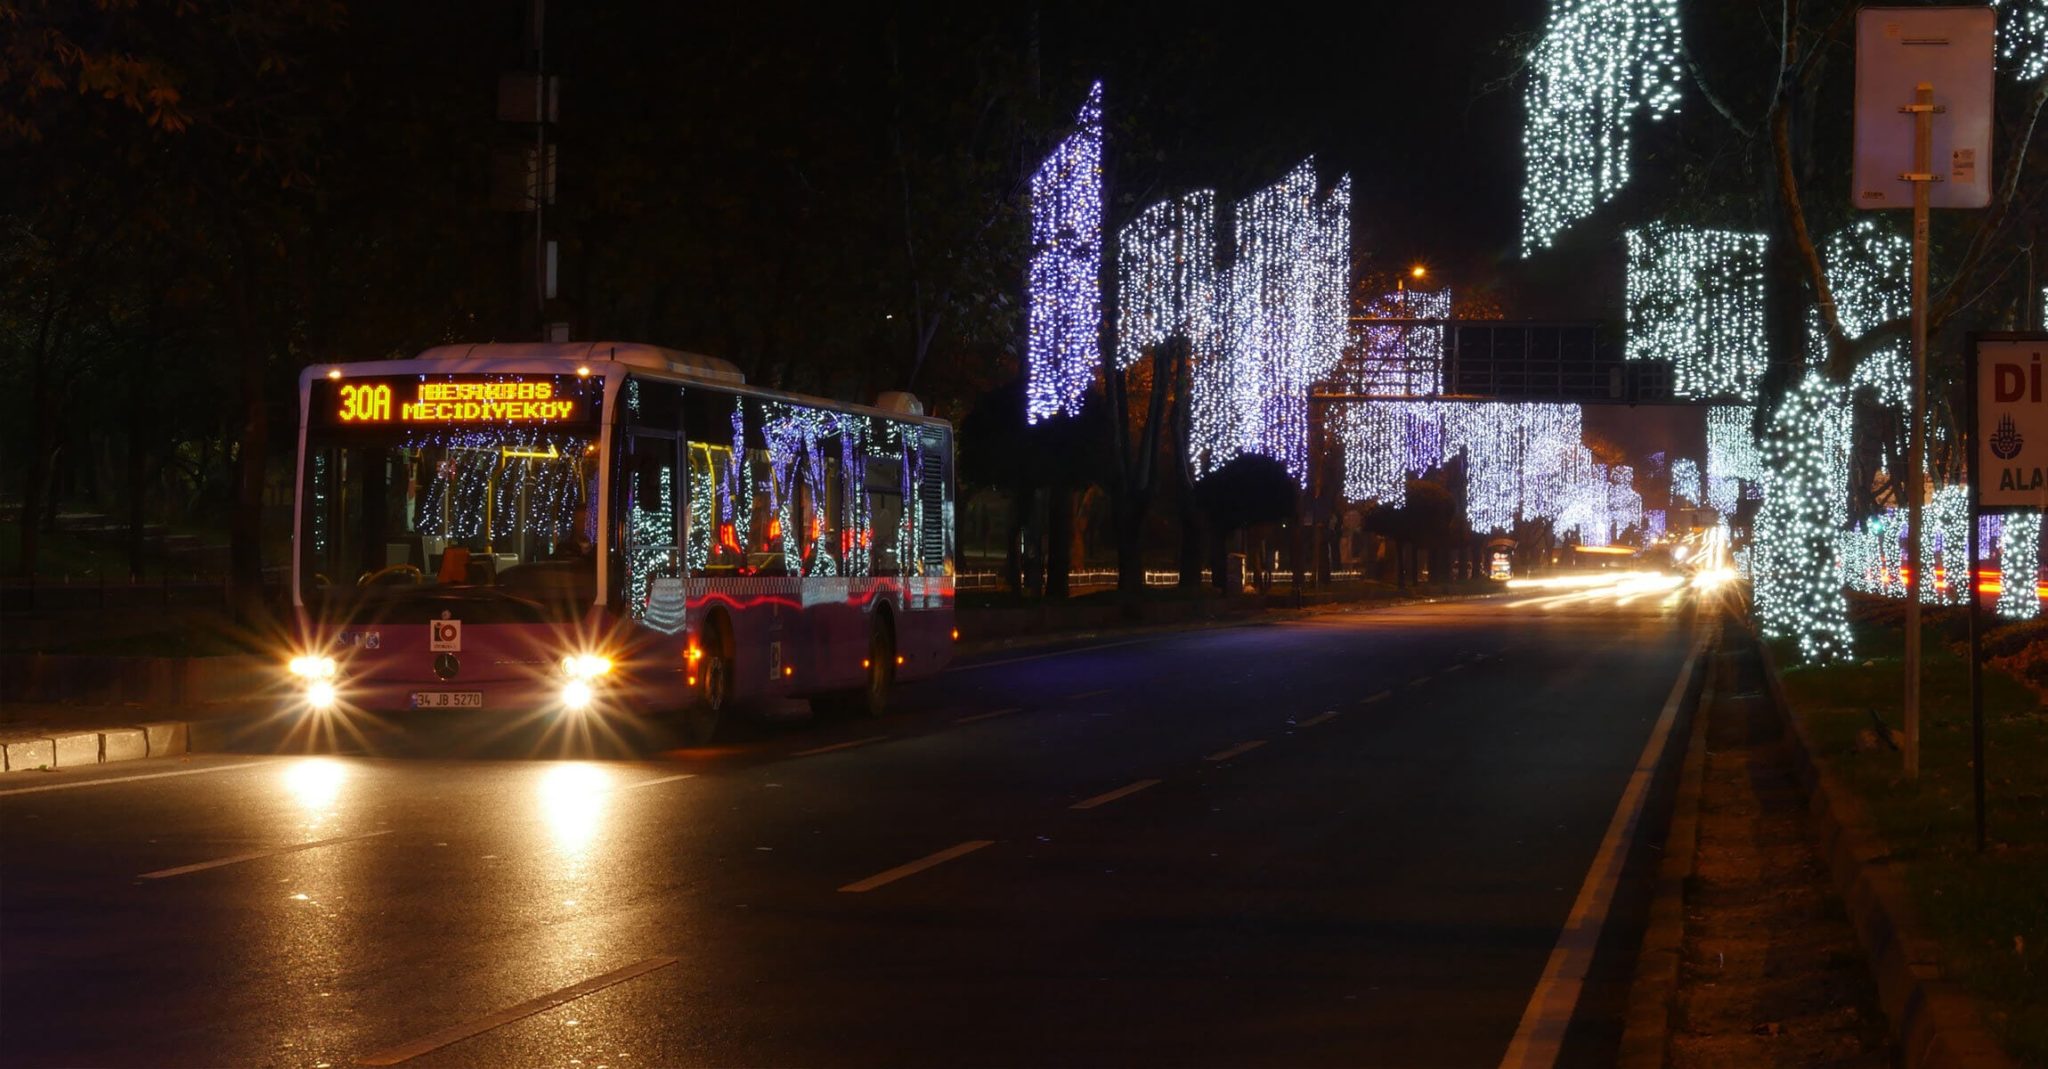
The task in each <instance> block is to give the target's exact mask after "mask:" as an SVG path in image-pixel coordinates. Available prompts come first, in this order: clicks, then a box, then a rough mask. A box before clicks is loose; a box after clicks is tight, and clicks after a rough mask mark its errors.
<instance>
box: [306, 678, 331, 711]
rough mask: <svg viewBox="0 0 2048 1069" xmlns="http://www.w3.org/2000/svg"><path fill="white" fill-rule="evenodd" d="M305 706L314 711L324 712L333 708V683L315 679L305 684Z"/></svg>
mask: <svg viewBox="0 0 2048 1069" xmlns="http://www.w3.org/2000/svg"><path fill="white" fill-rule="evenodd" d="M306 707H307V708H309V709H311V710H313V711H314V712H316V713H324V712H327V711H329V710H331V709H333V708H334V684H332V683H329V682H328V681H326V680H324V679H316V680H314V681H313V682H311V683H309V684H307V685H306Z"/></svg>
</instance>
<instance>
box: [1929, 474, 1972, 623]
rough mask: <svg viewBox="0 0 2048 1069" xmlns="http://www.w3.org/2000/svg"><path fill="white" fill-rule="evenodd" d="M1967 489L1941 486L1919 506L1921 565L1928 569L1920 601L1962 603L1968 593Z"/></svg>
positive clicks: (1968, 529) (1968, 523)
mask: <svg viewBox="0 0 2048 1069" xmlns="http://www.w3.org/2000/svg"><path fill="white" fill-rule="evenodd" d="M1969 537H1970V491H1969V488H1968V487H1965V486H1961V485H1955V486H1943V487H1940V488H1938V489H1936V490H1935V491H1934V496H1933V497H1931V498H1929V499H1928V502H1927V504H1926V505H1925V506H1922V508H1921V509H1920V567H1922V568H1925V569H1926V570H1927V579H1926V581H1924V582H1922V583H1921V584H1920V600H1921V601H1922V602H1924V603H1927V604H1932V605H1961V604H1963V603H1964V602H1963V599H1964V598H1965V597H1967V596H1968V591H1969V589H1970V583H1969V580H1968V578H1967V577H1968V576H1969V574H1970V567H1969V561H1968V556H1969V543H1968V541H1967V539H1968V538H1969Z"/></svg>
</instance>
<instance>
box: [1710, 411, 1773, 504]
mask: <svg viewBox="0 0 2048 1069" xmlns="http://www.w3.org/2000/svg"><path fill="white" fill-rule="evenodd" d="M1751 415H1752V414H1751V410H1750V408H1749V407H1748V406H1747V405H1713V406H1710V407H1709V408H1708V409H1707V504H1708V505H1711V506H1713V508H1714V509H1715V510H1716V511H1718V512H1720V513H1721V514H1722V515H1724V516H1726V515H1728V514H1730V513H1732V512H1734V511H1735V508H1736V506H1737V505H1738V504H1740V503H1741V500H1742V483H1743V482H1744V481H1748V482H1751V483H1756V482H1761V481H1762V479H1763V458H1762V456H1761V455H1759V453H1758V452H1757V447H1756V439H1755V438H1754V437H1753V436H1752V435H1751V434H1750V433H1749V425H1750V419H1751Z"/></svg>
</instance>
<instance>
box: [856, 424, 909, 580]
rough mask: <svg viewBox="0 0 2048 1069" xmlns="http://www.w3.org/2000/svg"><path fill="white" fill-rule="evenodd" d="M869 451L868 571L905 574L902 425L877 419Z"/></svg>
mask: <svg viewBox="0 0 2048 1069" xmlns="http://www.w3.org/2000/svg"><path fill="white" fill-rule="evenodd" d="M872 427H873V432H872V433H871V434H870V435H869V439H868V450H867V479H866V482H867V495H868V511H867V520H868V538H869V542H868V545H869V550H870V552H869V556H868V562H869V563H868V569H869V571H868V574H870V575H876V576H891V575H902V574H904V573H905V570H906V569H905V567H904V565H905V564H906V563H907V562H906V561H905V560H904V559H903V551H904V549H905V547H904V545H903V541H904V539H903V451H902V434H901V431H900V428H899V427H898V426H897V425H896V424H893V423H889V422H887V421H885V420H875V421H874V422H873V424H872Z"/></svg>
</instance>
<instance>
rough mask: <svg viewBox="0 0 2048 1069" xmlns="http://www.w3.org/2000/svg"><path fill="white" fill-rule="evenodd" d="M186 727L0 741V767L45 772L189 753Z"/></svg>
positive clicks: (172, 723) (165, 724)
mask: <svg viewBox="0 0 2048 1069" xmlns="http://www.w3.org/2000/svg"><path fill="white" fill-rule="evenodd" d="M191 739H192V729H191V725H190V724H189V723H188V722H186V721H183V720H155V721H150V722H147V723H142V724H125V725H121V726H118V727H105V728H82V729H74V730H66V731H53V732H50V733H48V734H45V735H23V736H18V737H14V738H9V739H6V740H5V741H4V742H0V767H4V770H5V771H7V772H49V771H53V770H56V769H73V768H84V767H87V766H90V765H105V764H112V763H114V762H117V761H140V760H145V759H147V758H151V757H179V756H183V755H184V754H186V753H188V752H190V748H191Z"/></svg>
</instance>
